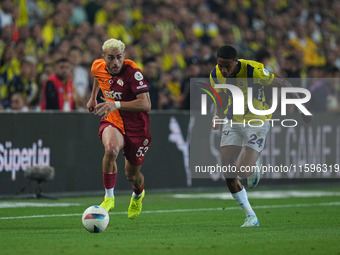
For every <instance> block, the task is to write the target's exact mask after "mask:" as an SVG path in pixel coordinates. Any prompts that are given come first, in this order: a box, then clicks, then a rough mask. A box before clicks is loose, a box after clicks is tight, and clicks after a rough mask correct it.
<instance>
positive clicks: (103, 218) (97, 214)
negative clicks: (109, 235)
mask: <svg viewBox="0 0 340 255" xmlns="http://www.w3.org/2000/svg"><path fill="white" fill-rule="evenodd" d="M82 222H83V226H84V228H85V229H86V230H87V231H89V232H91V233H100V232H103V231H104V230H105V229H106V228H107V227H108V225H109V222H110V217H109V214H108V213H107V211H106V210H105V209H104V208H103V207H100V206H98V205H93V206H90V207H89V208H87V209H86V210H85V211H84V213H83V217H82Z"/></svg>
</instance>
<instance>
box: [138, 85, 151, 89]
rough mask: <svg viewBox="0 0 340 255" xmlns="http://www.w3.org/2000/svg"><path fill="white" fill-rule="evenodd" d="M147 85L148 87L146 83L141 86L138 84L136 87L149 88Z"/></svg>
mask: <svg viewBox="0 0 340 255" xmlns="http://www.w3.org/2000/svg"><path fill="white" fill-rule="evenodd" d="M147 87H148V85H146V84H144V85H141V86H137V87H136V88H137V89H142V88H147Z"/></svg>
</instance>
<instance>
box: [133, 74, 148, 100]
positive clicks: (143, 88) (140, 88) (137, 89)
mask: <svg viewBox="0 0 340 255" xmlns="http://www.w3.org/2000/svg"><path fill="white" fill-rule="evenodd" d="M130 82H131V89H132V92H133V93H134V94H135V95H138V94H142V93H145V92H148V91H149V86H148V83H147V82H146V80H145V78H144V75H143V74H142V72H141V70H140V69H137V68H134V69H133V71H132V72H131V77H130Z"/></svg>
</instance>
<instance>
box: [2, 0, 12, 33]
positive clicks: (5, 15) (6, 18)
mask: <svg viewBox="0 0 340 255" xmlns="http://www.w3.org/2000/svg"><path fill="white" fill-rule="evenodd" d="M14 8H15V5H14V3H13V1H12V0H3V1H1V9H0V28H1V29H3V28H4V27H6V26H8V25H13V16H12V14H13V12H14Z"/></svg>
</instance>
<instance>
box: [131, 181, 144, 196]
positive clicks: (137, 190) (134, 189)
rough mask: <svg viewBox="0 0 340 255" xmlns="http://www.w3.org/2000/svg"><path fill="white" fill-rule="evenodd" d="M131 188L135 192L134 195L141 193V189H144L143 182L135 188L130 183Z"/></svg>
mask: <svg viewBox="0 0 340 255" xmlns="http://www.w3.org/2000/svg"><path fill="white" fill-rule="evenodd" d="M132 190H133V192H135V194H136V195H139V194H141V193H142V192H143V190H144V183H143V185H142V186H141V187H140V188H139V189H136V188H135V187H134V186H133V185H132Z"/></svg>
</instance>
